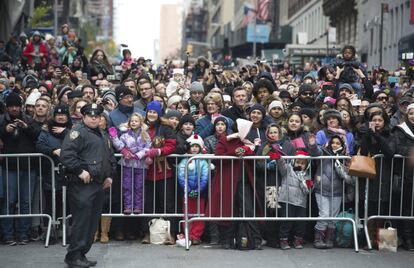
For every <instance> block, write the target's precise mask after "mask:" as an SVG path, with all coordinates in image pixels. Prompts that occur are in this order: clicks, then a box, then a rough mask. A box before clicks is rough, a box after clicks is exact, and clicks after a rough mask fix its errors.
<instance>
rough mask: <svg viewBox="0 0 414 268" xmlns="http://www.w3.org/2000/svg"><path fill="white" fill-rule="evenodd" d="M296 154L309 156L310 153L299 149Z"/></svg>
mask: <svg viewBox="0 0 414 268" xmlns="http://www.w3.org/2000/svg"><path fill="white" fill-rule="evenodd" d="M295 156H309V154H308V153H307V152H305V151H303V150H297V151H296V153H295Z"/></svg>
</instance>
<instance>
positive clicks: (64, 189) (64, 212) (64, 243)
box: [62, 186, 67, 247]
mask: <svg viewBox="0 0 414 268" xmlns="http://www.w3.org/2000/svg"><path fill="white" fill-rule="evenodd" d="M66 220H67V219H66V186H63V187H62V246H63V247H66V223H67V222H66Z"/></svg>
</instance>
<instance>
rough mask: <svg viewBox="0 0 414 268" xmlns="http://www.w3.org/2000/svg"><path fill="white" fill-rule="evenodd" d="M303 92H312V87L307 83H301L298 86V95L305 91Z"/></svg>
mask: <svg viewBox="0 0 414 268" xmlns="http://www.w3.org/2000/svg"><path fill="white" fill-rule="evenodd" d="M305 92H312V93H313V87H312V86H311V85H309V84H302V85H301V86H300V87H299V95H301V94H303V93H305Z"/></svg>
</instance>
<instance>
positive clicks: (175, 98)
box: [167, 95, 182, 107]
mask: <svg viewBox="0 0 414 268" xmlns="http://www.w3.org/2000/svg"><path fill="white" fill-rule="evenodd" d="M181 100H182V98H181V96H178V95H173V96H171V97H169V98H168V101H167V107H170V106H171V105H173V104H174V103H178V102H180V101H181Z"/></svg>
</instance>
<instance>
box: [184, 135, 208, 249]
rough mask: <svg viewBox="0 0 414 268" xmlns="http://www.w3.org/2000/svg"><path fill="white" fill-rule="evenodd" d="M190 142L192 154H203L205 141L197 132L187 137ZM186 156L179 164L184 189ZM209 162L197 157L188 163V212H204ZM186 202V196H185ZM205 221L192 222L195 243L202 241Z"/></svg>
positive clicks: (191, 227)
mask: <svg viewBox="0 0 414 268" xmlns="http://www.w3.org/2000/svg"><path fill="white" fill-rule="evenodd" d="M187 142H188V143H189V144H190V149H189V153H190V154H201V153H202V151H203V149H204V142H203V140H202V139H201V137H200V136H198V135H197V134H193V135H191V137H189V138H188V139H187ZM187 160H188V159H186V158H184V159H182V160H181V162H180V164H178V182H179V183H180V186H181V187H182V188H183V189H184V186H185V168H186V165H187ZM208 168H209V165H208V162H207V160H203V159H197V160H194V161H193V162H192V163H190V164H188V188H187V190H188V197H189V198H188V212H189V213H191V214H193V213H195V214H204V208H205V198H204V196H203V193H204V192H205V190H206V188H207V183H208ZM198 200H200V211H197V205H198ZM183 202H184V198H183ZM204 227H205V222H203V221H196V222H193V223H191V224H190V240H191V242H192V244H193V245H199V244H200V243H201V236H202V235H203V233H204Z"/></svg>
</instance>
